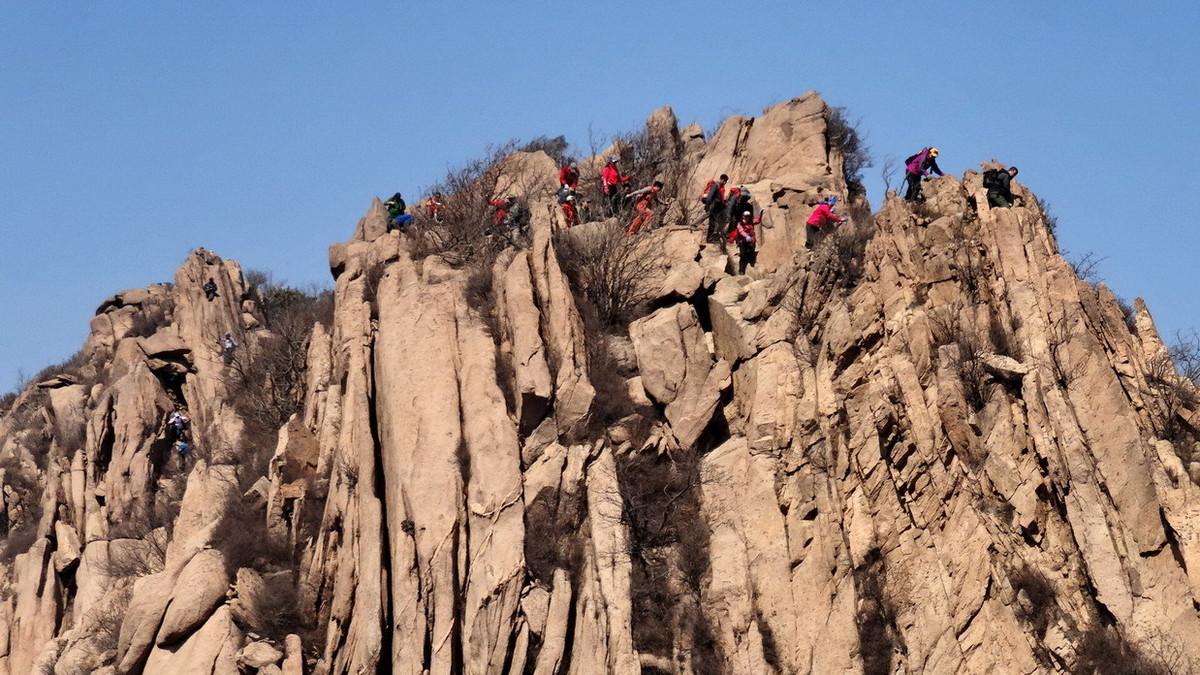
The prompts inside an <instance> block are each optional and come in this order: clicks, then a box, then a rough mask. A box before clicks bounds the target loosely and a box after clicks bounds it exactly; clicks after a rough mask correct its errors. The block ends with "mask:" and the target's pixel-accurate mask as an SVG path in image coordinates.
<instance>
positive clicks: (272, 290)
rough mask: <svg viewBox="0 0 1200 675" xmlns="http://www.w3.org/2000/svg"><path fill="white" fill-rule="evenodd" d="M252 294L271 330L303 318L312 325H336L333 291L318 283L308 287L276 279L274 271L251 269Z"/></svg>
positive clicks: (264, 321)
mask: <svg viewBox="0 0 1200 675" xmlns="http://www.w3.org/2000/svg"><path fill="white" fill-rule="evenodd" d="M246 283H247V284H248V285H249V287H250V294H251V295H252V296H253V297H254V298H255V300H256V301H257V304H258V310H259V312H260V313H261V314H262V318H263V325H264V326H266V327H267V328H268V329H270V330H275V328H276V326H278V325H280V324H285V323H294V322H299V323H302V324H307V325H308V326H309V327H312V325H313V324H316V323H321V324H323V325H325V326H326V327H329V326H332V325H333V291H332V290H331V289H329V288H324V287H320V286H316V285H310V286H308V287H306V288H298V287H295V286H290V285H288V284H287V283H284V282H277V281H275V279H274V277H273V275H272V274H271V273H270V272H264V271H262V270H250V271H249V272H247V273H246Z"/></svg>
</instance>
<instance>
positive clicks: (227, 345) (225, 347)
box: [220, 333, 237, 365]
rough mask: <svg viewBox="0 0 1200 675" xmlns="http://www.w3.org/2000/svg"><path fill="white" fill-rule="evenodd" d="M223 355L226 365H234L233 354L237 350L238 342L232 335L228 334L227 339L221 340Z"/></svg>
mask: <svg viewBox="0 0 1200 675" xmlns="http://www.w3.org/2000/svg"><path fill="white" fill-rule="evenodd" d="M220 345H221V355H222V356H223V357H225V365H229V364H231V363H233V352H234V350H236V349H237V342H234V340H233V334H232V333H226V334H225V337H223V338H221V339H220Z"/></svg>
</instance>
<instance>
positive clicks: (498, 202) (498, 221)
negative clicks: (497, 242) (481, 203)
mask: <svg viewBox="0 0 1200 675" xmlns="http://www.w3.org/2000/svg"><path fill="white" fill-rule="evenodd" d="M488 203H489V204H491V205H492V207H493V208H495V211H492V225H496V226H497V227H498V226H500V225H503V224H504V221H506V220H508V210H509V209H511V208H512V207H513V204H516V203H517V196H516V195H508V196H507V197H505V198H504V199H493V200H491V201H489V202H488Z"/></svg>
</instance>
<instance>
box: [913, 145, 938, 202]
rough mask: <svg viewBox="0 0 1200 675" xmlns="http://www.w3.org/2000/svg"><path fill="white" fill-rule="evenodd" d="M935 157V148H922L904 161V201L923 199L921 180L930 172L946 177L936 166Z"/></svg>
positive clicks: (936, 154)
mask: <svg viewBox="0 0 1200 675" xmlns="http://www.w3.org/2000/svg"><path fill="white" fill-rule="evenodd" d="M937 156H938V149H937V148H924V149H922V150H921V151H920V152H918V153H917V154H915V155H912V156H910V157H909V158H908V159H905V160H904V180H905V182H906V183H907V184H908V189H906V190H905V191H904V201H907V202H911V201H915V200H922V199H924V198H925V196H924V195H923V194H922V193H921V179H922V178H924V177H925V176H928V175H929V174H930V173H931V172H932V173H936V174H937V175H939V176H945V175H946V174H944V173H942V170H941V168H939V167H938V165H937Z"/></svg>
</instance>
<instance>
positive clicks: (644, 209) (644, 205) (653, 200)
mask: <svg viewBox="0 0 1200 675" xmlns="http://www.w3.org/2000/svg"><path fill="white" fill-rule="evenodd" d="M662 189H663V184H662V181H660V180H656V181H654V184H652V185H650V186H648V187H644V188H642V189H640V190H637V191H634V192H631V193H629V197H630V198H631V199H634V200H635V201H634V207H633V208H634V210H636V211H637V214H636V215H634V217H633V220H632V221H630V222H629V229H628V230H626V231H625V236H626V237H632V236H633V235H635V234H637V231H638V229H639V228H640V227H641V226H642V225H645V224H646V223H648V222H650V219H651V218H653V217H654V206H655V205H656V204H657V203H658V199H659V198H658V193H660V192H662Z"/></svg>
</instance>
